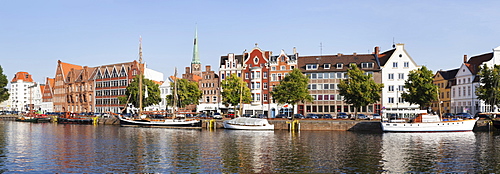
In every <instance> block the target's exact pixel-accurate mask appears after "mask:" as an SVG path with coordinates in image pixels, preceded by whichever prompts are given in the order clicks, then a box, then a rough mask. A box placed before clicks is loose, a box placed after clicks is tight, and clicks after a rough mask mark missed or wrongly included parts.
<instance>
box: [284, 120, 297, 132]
mask: <svg viewBox="0 0 500 174" xmlns="http://www.w3.org/2000/svg"><path fill="white" fill-rule="evenodd" d="M286 123H289V124H290V127H289V128H290V131H298V130H299V129H300V123H299V120H293V121H292V122H288V121H287V122H286Z"/></svg>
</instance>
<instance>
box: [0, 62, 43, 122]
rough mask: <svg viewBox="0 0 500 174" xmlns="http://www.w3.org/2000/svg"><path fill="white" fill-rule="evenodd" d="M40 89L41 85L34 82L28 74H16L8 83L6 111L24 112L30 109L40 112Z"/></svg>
mask: <svg viewBox="0 0 500 174" xmlns="http://www.w3.org/2000/svg"><path fill="white" fill-rule="evenodd" d="M42 88H43V85H39V84H37V83H36V82H34V81H33V79H32V77H31V74H29V73H28V72H17V73H16V74H15V75H14V78H12V80H11V81H10V89H9V94H10V96H9V101H10V103H8V104H7V106H10V109H8V110H12V111H24V112H28V111H29V110H30V109H33V110H36V111H38V110H40V106H41V103H42V94H41V91H42Z"/></svg>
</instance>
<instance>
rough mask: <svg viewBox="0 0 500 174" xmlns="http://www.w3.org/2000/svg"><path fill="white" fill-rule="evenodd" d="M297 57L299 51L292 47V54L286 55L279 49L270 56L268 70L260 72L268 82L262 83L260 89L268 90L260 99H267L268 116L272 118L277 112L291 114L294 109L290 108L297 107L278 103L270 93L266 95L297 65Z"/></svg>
mask: <svg viewBox="0 0 500 174" xmlns="http://www.w3.org/2000/svg"><path fill="white" fill-rule="evenodd" d="M298 57H299V53H297V49H296V48H293V54H291V55H287V54H286V53H285V50H281V52H280V54H279V55H277V56H271V58H270V59H269V62H268V66H269V68H268V69H267V70H268V72H262V79H268V78H270V80H269V84H267V83H266V82H263V83H262V89H263V90H268V92H267V93H266V94H263V96H262V100H263V101H267V103H268V105H269V106H268V108H270V109H271V111H270V114H269V117H270V118H274V117H276V115H277V114H287V115H288V116H291V115H292V114H293V113H294V111H293V110H292V109H297V108H296V107H294V106H292V105H291V104H287V103H284V104H278V103H276V101H275V100H274V99H273V97H272V96H271V95H268V94H269V92H270V91H272V90H273V88H274V87H275V86H278V85H279V84H280V80H282V79H283V78H285V76H286V75H288V73H289V72H291V71H292V70H293V69H295V68H297V67H298V62H297V59H298Z"/></svg>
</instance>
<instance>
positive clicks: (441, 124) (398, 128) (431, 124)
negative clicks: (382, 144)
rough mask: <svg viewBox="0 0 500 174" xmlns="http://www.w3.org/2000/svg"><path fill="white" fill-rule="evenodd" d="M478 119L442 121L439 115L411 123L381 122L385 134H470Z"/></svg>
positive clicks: (420, 118)
mask: <svg viewBox="0 0 500 174" xmlns="http://www.w3.org/2000/svg"><path fill="white" fill-rule="evenodd" d="M478 119H479V118H476V119H467V118H463V119H462V118H460V119H459V118H455V119H444V120H441V118H440V117H439V116H438V115H419V116H417V117H416V118H415V119H412V120H411V121H410V122H406V121H401V120H390V121H388V122H381V126H382V131H384V132H468V131H472V129H473V128H474V126H475V125H476V122H477V120H478Z"/></svg>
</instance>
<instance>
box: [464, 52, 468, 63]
mask: <svg viewBox="0 0 500 174" xmlns="http://www.w3.org/2000/svg"><path fill="white" fill-rule="evenodd" d="M464 63H467V54H465V55H464Z"/></svg>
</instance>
